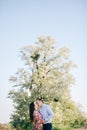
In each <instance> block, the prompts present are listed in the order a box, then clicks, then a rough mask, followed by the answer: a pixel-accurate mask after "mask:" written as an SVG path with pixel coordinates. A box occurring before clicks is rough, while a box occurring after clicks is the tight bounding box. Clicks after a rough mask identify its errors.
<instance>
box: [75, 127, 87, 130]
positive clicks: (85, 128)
mask: <svg viewBox="0 0 87 130" xmlns="http://www.w3.org/2000/svg"><path fill="white" fill-rule="evenodd" d="M75 130H87V127H84V128H77V129H75Z"/></svg>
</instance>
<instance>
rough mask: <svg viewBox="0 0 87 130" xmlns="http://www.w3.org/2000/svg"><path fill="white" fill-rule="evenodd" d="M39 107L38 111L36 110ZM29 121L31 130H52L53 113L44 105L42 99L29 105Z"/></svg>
mask: <svg viewBox="0 0 87 130" xmlns="http://www.w3.org/2000/svg"><path fill="white" fill-rule="evenodd" d="M39 107H40V110H38V108H39ZM29 109H30V120H31V121H32V126H33V130H52V117H53V116H54V113H53V111H52V109H51V108H50V106H49V105H47V104H44V102H43V100H42V99H37V100H36V102H32V103H31V104H30V108H29Z"/></svg>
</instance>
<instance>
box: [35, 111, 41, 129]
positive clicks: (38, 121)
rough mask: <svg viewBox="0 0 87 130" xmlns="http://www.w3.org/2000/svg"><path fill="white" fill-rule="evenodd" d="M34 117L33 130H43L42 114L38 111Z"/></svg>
mask: <svg viewBox="0 0 87 130" xmlns="http://www.w3.org/2000/svg"><path fill="white" fill-rule="evenodd" d="M33 117H34V122H33V130H42V124H43V120H42V116H41V114H40V113H39V112H38V111H37V110H35V111H34V113H33Z"/></svg>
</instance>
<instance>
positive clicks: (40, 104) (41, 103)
mask: <svg viewBox="0 0 87 130" xmlns="http://www.w3.org/2000/svg"><path fill="white" fill-rule="evenodd" d="M36 104H37V105H38V106H40V107H41V106H42V105H43V100H42V99H40V98H37V100H36Z"/></svg>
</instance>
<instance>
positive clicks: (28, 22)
mask: <svg viewBox="0 0 87 130" xmlns="http://www.w3.org/2000/svg"><path fill="white" fill-rule="evenodd" d="M86 34H87V0H0V122H1V123H7V122H9V121H10V115H11V113H12V112H13V104H12V101H11V100H10V99H8V98H7V96H8V92H9V90H11V89H12V84H11V83H10V82H9V78H10V75H12V74H14V73H15V72H17V70H18V68H20V67H21V65H22V61H21V58H20V56H19V55H20V49H21V48H22V47H24V46H26V45H30V44H32V43H34V42H35V41H36V40H37V38H38V37H39V36H51V37H53V38H54V39H55V40H56V42H57V46H58V48H60V47H63V46H66V47H69V48H70V50H71V59H72V61H73V62H74V63H76V64H77V66H78V67H77V68H76V69H74V70H73V72H72V73H73V75H74V77H75V79H76V84H75V85H74V86H72V88H71V97H72V100H74V101H75V102H76V103H77V104H80V105H81V106H82V111H84V112H87V79H86V74H87V69H86V67H87V60H86V59H87V36H86Z"/></svg>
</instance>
